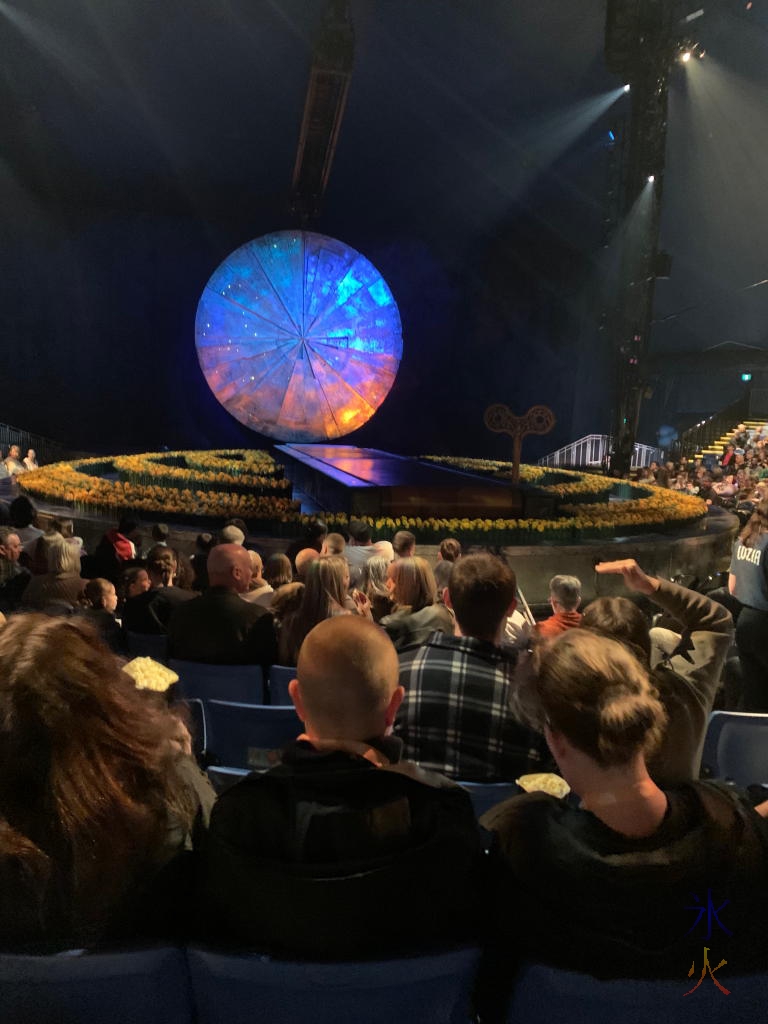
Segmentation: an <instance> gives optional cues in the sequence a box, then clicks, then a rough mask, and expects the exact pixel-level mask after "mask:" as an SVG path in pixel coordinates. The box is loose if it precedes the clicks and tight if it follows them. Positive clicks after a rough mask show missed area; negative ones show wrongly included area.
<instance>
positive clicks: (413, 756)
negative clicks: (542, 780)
mask: <svg viewBox="0 0 768 1024" xmlns="http://www.w3.org/2000/svg"><path fill="white" fill-rule="evenodd" d="M516 661H517V655H516V652H515V651H513V650H510V649H509V648H502V647H496V646H495V645H494V644H491V643H488V642H487V641H485V640H476V639H475V638H474V637H466V636H465V637H455V636H450V635H449V634H447V633H440V632H436V633H431V634H430V636H429V637H428V638H427V640H426V642H425V643H424V644H422V645H420V646H418V647H409V648H406V649H405V650H404V651H402V652H401V654H400V685H401V686H403V687H405V699H404V700H403V703H402V706H401V708H400V712H399V714H398V716H397V722H396V724H395V733H396V734H397V735H398V736H400V738H401V739H402V740H403V743H404V752H403V753H404V756H405V757H406V758H408V759H409V760H412V761H416V762H417V764H419V765H421V766H422V767H423V768H430V769H432V770H433V771H438V772H442V774H443V775H447V776H448V777H449V778H452V779H461V780H462V781H465V782H494V781H497V782H514V780H515V779H516V778H517V777H518V776H520V775H524V774H525V773H526V772H535V771H541V770H542V753H543V751H544V739H543V737H542V736H540V735H539V734H538V733H536V732H533V731H532V730H531V729H529V728H527V727H526V726H524V725H522V724H521V723H520V722H519V721H518V720H517V719H516V718H515V717H514V716H513V714H512V711H511V709H510V704H509V701H510V696H511V693H512V686H513V675H514V670H515V664H516Z"/></svg>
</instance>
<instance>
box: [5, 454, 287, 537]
mask: <svg viewBox="0 0 768 1024" xmlns="http://www.w3.org/2000/svg"><path fill="white" fill-rule="evenodd" d="M174 461H175V462H177V463H181V462H183V463H184V465H181V464H178V465H174V464H173V463H174ZM233 464H234V470H233V469H232V465H233ZM225 467H227V468H225ZM105 474H106V475H105ZM281 474H282V467H281V466H279V465H278V464H277V463H276V462H275V461H274V460H273V459H272V457H271V456H270V455H269V454H268V453H267V452H259V451H257V452H251V451H248V450H245V449H243V450H240V449H222V450H218V451H210V452H149V453H146V454H143V455H118V456H115V457H114V458H111V459H100V458H95V459H80V460H78V461H76V462H57V463H54V464H53V465H50V466H43V467H42V468H41V469H36V470H34V471H33V472H31V473H26V474H25V479H24V480H23V481H22V482H21V483H20V486H21V488H22V490H24V491H26V492H27V493H28V494H30V495H34V496H35V497H38V498H42V499H44V500H46V501H50V502H52V503H54V504H66V505H71V506H73V507H74V509H75V511H78V510H85V509H90V510H94V511H97V512H101V511H103V512H105V513H109V514H112V513H113V512H114V511H115V510H123V509H131V510H132V511H135V512H146V513H151V514H153V515H154V514H157V513H165V514H167V515H175V516H179V517H185V516H186V517H194V518H198V517H202V518H205V517H215V518H221V517H231V516H240V517H241V518H243V519H258V520H267V521H272V520H280V519H281V518H283V517H285V516H294V515H296V514H297V513H298V508H299V503H298V502H296V501H293V500H292V499H291V498H290V483H289V482H288V480H286V479H285V478H284V477H283V476H282V475H281ZM113 477H117V479H113Z"/></svg>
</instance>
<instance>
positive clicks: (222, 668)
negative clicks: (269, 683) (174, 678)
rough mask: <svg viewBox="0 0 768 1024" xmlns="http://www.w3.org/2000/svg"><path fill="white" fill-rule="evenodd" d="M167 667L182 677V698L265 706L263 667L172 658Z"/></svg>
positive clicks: (180, 687)
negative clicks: (209, 663) (242, 702)
mask: <svg viewBox="0 0 768 1024" xmlns="http://www.w3.org/2000/svg"><path fill="white" fill-rule="evenodd" d="M168 667H169V668H170V669H172V670H173V671H174V672H175V673H176V674H177V675H178V677H179V683H178V686H179V693H180V695H181V696H182V697H184V698H188V697H199V698H200V699H201V700H203V701H208V700H237V701H245V702H246V703H248V704H263V703H264V675H263V673H262V671H261V666H260V665H206V664H203V663H202V662H198V661H180V660H179V659H177V658H171V659H170V661H169V662H168Z"/></svg>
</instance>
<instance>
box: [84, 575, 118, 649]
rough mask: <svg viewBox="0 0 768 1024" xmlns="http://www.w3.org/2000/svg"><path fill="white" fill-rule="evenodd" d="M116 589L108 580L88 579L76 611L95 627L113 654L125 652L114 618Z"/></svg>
mask: <svg viewBox="0 0 768 1024" xmlns="http://www.w3.org/2000/svg"><path fill="white" fill-rule="evenodd" d="M116 611H117V590H116V589H115V585H114V583H111V582H110V581H109V580H105V579H101V578H100V577H98V576H97V577H96V579H93V580H88V582H87V583H86V585H85V587H84V588H83V593H82V596H81V598H80V607H79V608H78V610H77V612H78V615H81V616H82V617H83V618H84V619H85V620H86V621H87V622H90V624H91V625H92V626H93V627H94V628H95V629H96V632H97V633H98V634H99V636H100V637H101V639H102V640H103V641H104V643H105V644H106V645H107V647H109V649H110V650H111V651H114V653H115V654H124V653H125V650H126V648H125V639H124V635H123V631H122V629H121V628H120V623H119V622H118V621H117V619H116V618H115V612H116Z"/></svg>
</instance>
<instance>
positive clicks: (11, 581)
mask: <svg viewBox="0 0 768 1024" xmlns="http://www.w3.org/2000/svg"><path fill="white" fill-rule="evenodd" d="M20 557H21V538H20V537H19V535H18V533H17V532H16V531H15V529H13V528H12V527H10V526H0V611H2V612H5V613H6V614H10V612H15V611H16V609H17V608H20V607H21V604H22V600H23V597H24V591H25V590H26V588H27V585H28V583H29V581H30V579H31V577H30V574H29V570H28V569H25V568H23V566H21V565H19V558H20Z"/></svg>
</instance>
